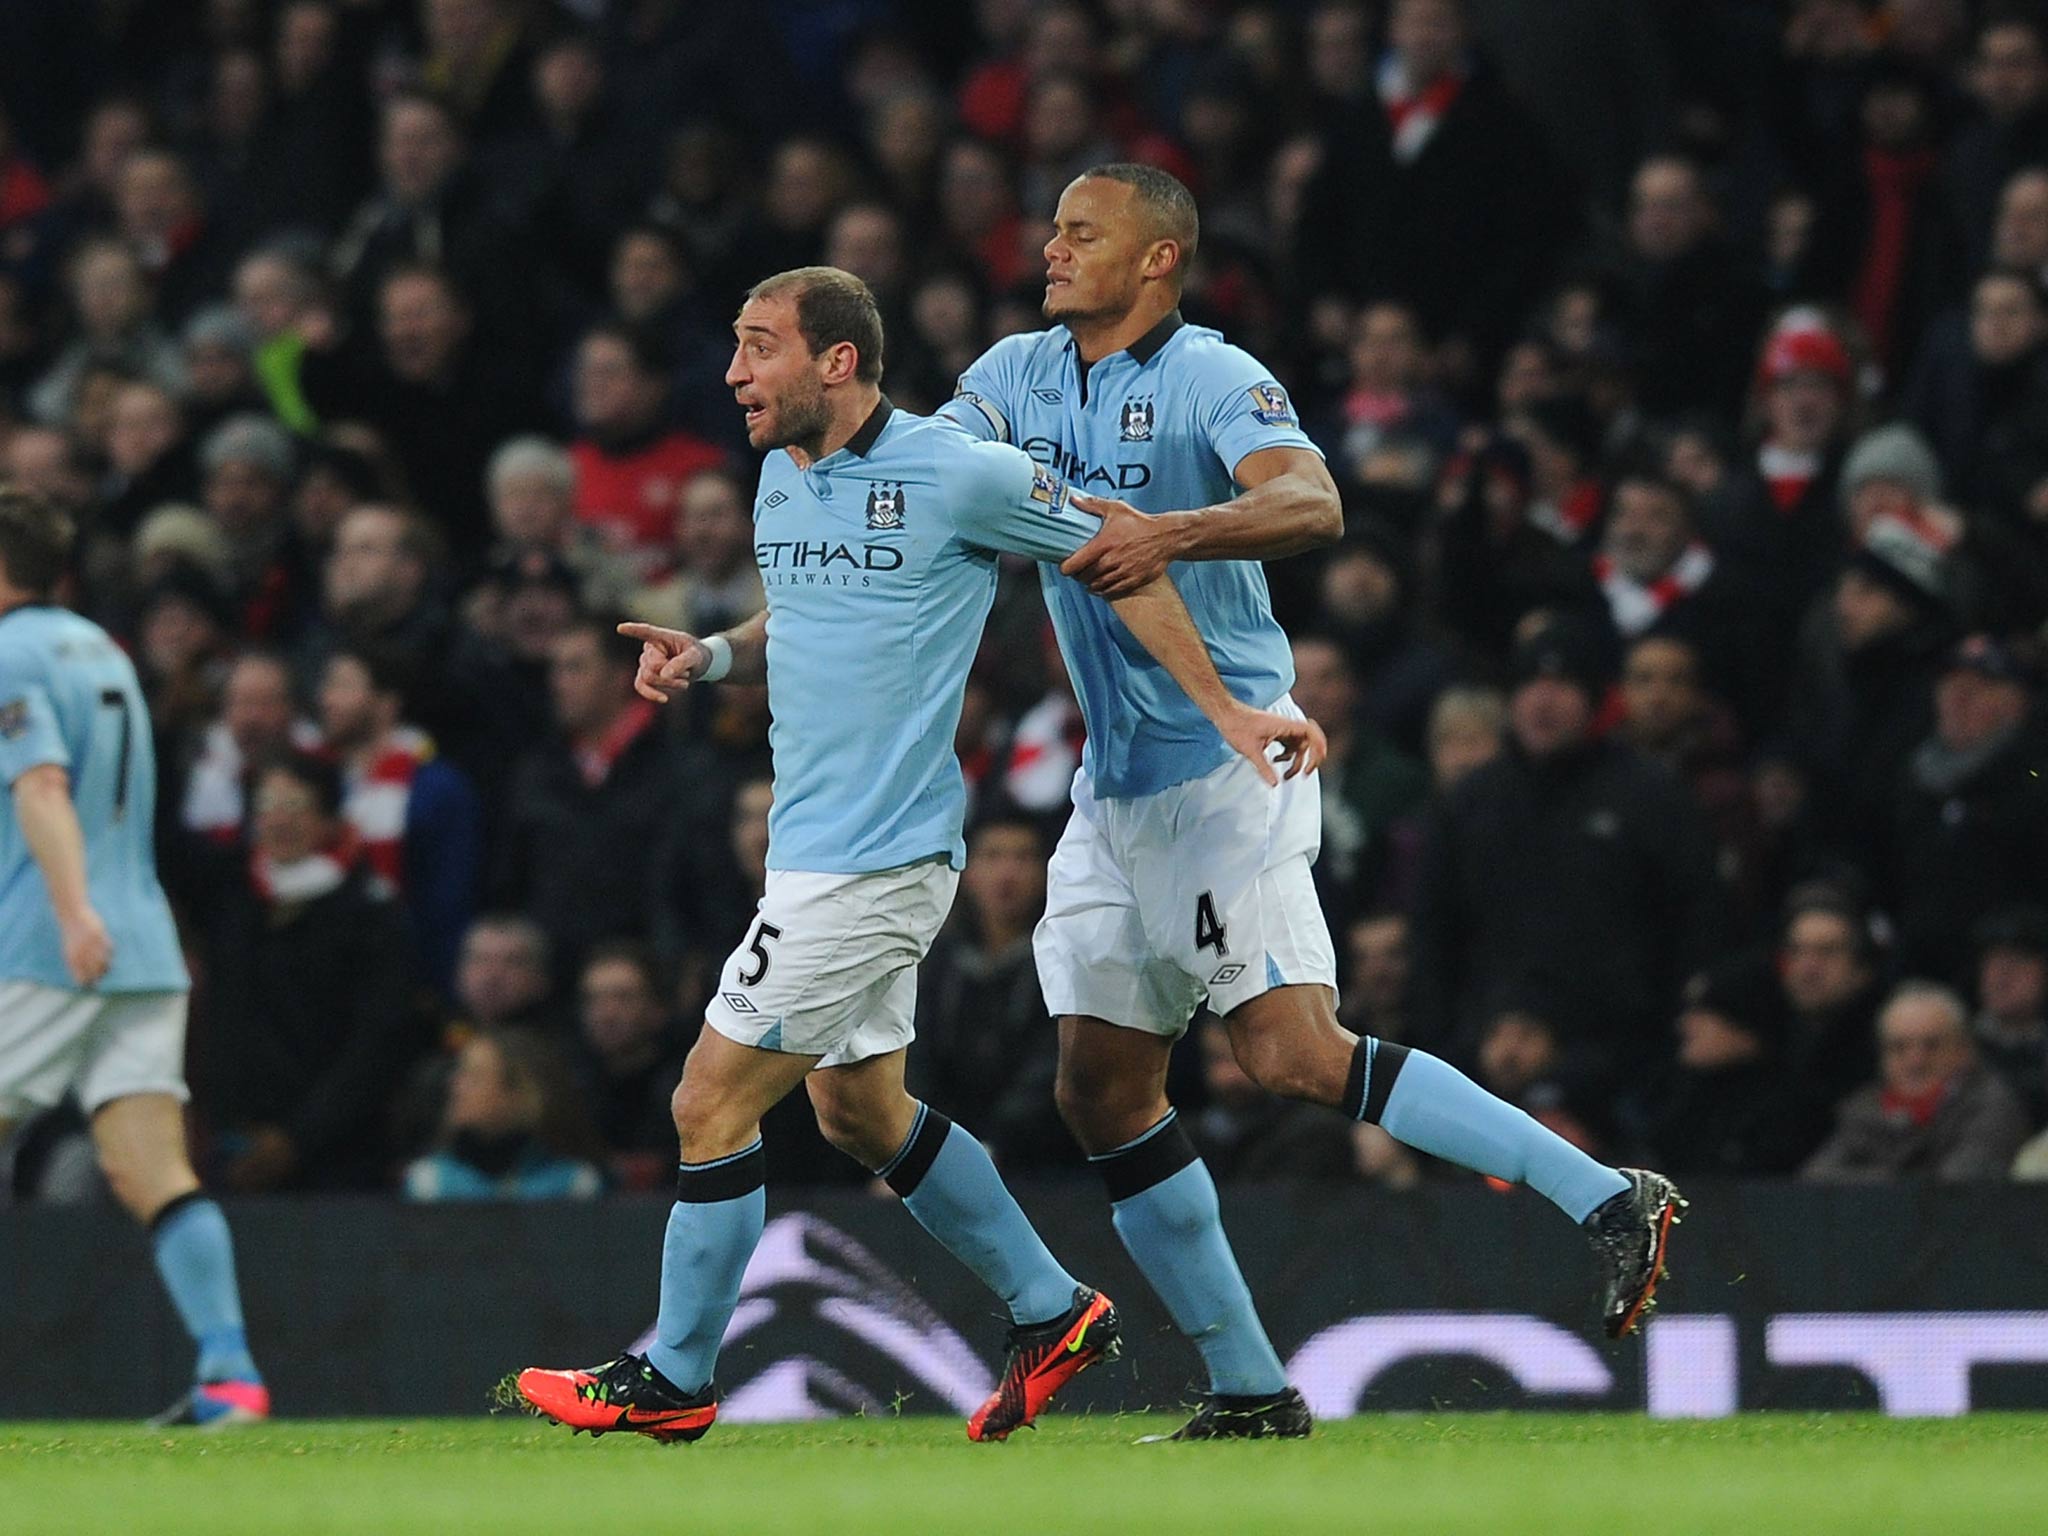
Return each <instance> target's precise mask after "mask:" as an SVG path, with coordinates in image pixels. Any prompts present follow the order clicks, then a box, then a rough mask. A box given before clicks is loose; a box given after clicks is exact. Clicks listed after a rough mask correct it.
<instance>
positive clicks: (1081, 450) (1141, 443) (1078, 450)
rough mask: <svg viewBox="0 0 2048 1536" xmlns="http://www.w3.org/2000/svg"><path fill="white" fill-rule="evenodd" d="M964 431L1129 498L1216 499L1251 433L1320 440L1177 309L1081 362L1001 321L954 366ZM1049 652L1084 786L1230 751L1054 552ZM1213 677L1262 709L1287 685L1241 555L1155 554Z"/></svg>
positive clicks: (1272, 624)
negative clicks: (1060, 666)
mask: <svg viewBox="0 0 2048 1536" xmlns="http://www.w3.org/2000/svg"><path fill="white" fill-rule="evenodd" d="M941 415H943V416H944V417H945V418H946V419H948V420H951V421H954V422H956V423H958V424H959V425H960V426H962V427H964V428H966V429H967V431H969V432H970V433H972V434H974V435H975V436H976V437H979V438H983V439H989V440H993V441H996V442H1004V443H1015V444H1017V445H1018V446H1019V447H1021V448H1022V449H1023V450H1024V451H1025V452H1026V453H1028V454H1029V455H1030V456H1031V457H1032V459H1033V460H1034V461H1035V462H1037V463H1038V464H1040V465H1042V466H1044V467H1045V468H1047V469H1050V470H1051V471H1052V472H1053V473H1054V474H1056V475H1059V476H1060V477H1062V478H1063V479H1064V480H1066V482H1067V483H1068V484H1069V485H1070V486H1071V487H1072V488H1073V489H1075V490H1077V491H1083V492H1086V493H1087V494H1089V495H1092V496H1105V497H1112V498H1114V499H1116V500H1118V501H1126V502H1129V503H1130V504H1131V505H1132V506H1134V507H1136V508H1137V509H1138V510H1139V511H1140V512H1148V513H1160V512H1179V511H1186V510H1189V509H1192V508H1196V507H1207V506H1214V505H1216V504H1217V503H1219V502H1224V501H1228V500H1229V499H1231V498H1232V497H1233V496H1235V495H1236V494H1237V492H1238V486H1237V481H1236V478H1235V476H1236V471H1237V467H1238V465H1240V464H1241V463H1243V462H1244V460H1245V459H1246V458H1247V457H1248V456H1250V455H1251V454H1254V453H1257V452H1259V451H1260V450H1261V449H1264V448H1306V449H1307V450H1308V451H1309V452H1311V453H1318V454H1319V453H1320V450H1318V449H1317V448H1316V446H1315V444H1314V443H1312V442H1311V441H1310V440H1309V438H1308V436H1307V434H1306V433H1304V432H1303V431H1302V430H1301V423H1300V421H1299V420H1298V419H1297V417H1296V415H1295V412H1294V406H1293V404H1292V403H1291V402H1290V401H1289V400H1288V398H1287V393H1286V391H1285V390H1283V389H1282V388H1281V387H1280V385H1279V383H1278V382H1277V381H1276V380H1275V379H1274V378H1273V376H1272V374H1270V373H1268V372H1267V371H1266V369H1265V368H1264V367H1263V366H1262V365H1261V364H1260V363H1259V361H1258V359H1256V358H1254V357H1253V356H1252V355H1251V354H1250V353H1248V352H1245V351H1243V350H1242V349H1240V348H1238V347H1234V346H1232V345H1230V343H1229V342H1227V341H1225V340H1224V339H1223V337H1222V336H1221V335H1220V334H1219V333H1217V332H1215V331H1212V330H1209V329H1207V328H1206V327H1203V326H1194V325H1188V324H1186V323H1185V322H1184V321H1183V320H1182V319H1181V317H1180V313H1179V311H1177V310H1176V311H1175V312H1174V313H1172V314H1170V315H1168V316H1166V318H1165V319H1163V320H1162V321H1160V323H1159V324H1158V325H1156V326H1154V327H1153V328H1152V329H1151V330H1150V331H1148V332H1147V333H1146V334H1145V335H1144V336H1143V337H1141V338H1140V339H1139V340H1138V341H1136V342H1134V343H1133V344H1132V345H1131V346H1130V347H1129V348H1127V349H1126V350H1124V351H1121V352H1113V353H1111V354H1110V355H1109V356H1108V357H1105V358H1102V359H1101V360H1100V361H1098V362H1097V363H1095V364H1094V365H1093V366H1092V367H1083V366H1082V363H1081V359H1080V353H1079V351H1078V349H1077V348H1076V347H1075V344H1074V338H1073V336H1072V335H1071V334H1070V333H1069V332H1068V331H1067V329H1066V327H1064V326H1054V327H1053V328H1052V329H1051V330H1046V331H1033V332H1027V333H1024V334H1021V335H1016V336H1006V337H1004V338H1003V339H1002V340H1001V341H999V342H997V343H996V344H995V345H994V346H993V347H991V348H989V350H988V351H987V352H986V353H984V354H983V355H982V357H981V358H980V360H979V361H977V362H976V363H975V364H974V366H973V367H971V368H969V369H968V370H967V372H966V373H965V374H963V375H961V378H960V389H959V393H958V394H957V395H955V396H954V398H953V399H952V401H951V402H950V403H948V404H947V406H946V407H945V408H944V410H943V411H942V412H941ZM1039 573H1040V579H1041V580H1042V582H1043V584H1044V588H1045V604H1046V607H1047V609H1049V610H1050V611H1051V614H1052V621H1053V628H1054V629H1055V631H1056V632H1057V633H1058V636H1059V642H1060V651H1061V654H1063V655H1064V656H1065V657H1066V661H1067V671H1068V672H1069V674H1071V676H1072V677H1073V680H1074V692H1075V695H1076V697H1078V698H1079V700H1080V703H1081V714H1082V717H1083V718H1084V719H1085V720H1086V722H1087V725H1088V744H1087V747H1086V749H1085V751H1084V755H1083V759H1082V761H1083V765H1084V767H1085V768H1086V769H1087V772H1088V778H1089V782H1090V785H1091V786H1092V789H1093V792H1094V793H1095V795H1097V796H1098V797H1101V798H1105V799H1122V798H1131V797H1136V796H1140V795H1151V794H1157V793H1158V792H1159V791H1160V790H1163V789H1168V788H1170V787H1172V786H1173V785H1175V784H1181V783H1185V782H1187V781H1188V780H1190V779H1197V778H1200V777H1201V776H1202V775H1204V774H1206V773H1209V772H1211V771H1213V770H1214V769H1216V768H1217V767H1219V766H1221V765H1222V764H1223V763H1224V762H1225V761H1226V760H1227V759H1228V757H1229V756H1230V748H1229V747H1228V746H1226V745H1225V744H1224V741H1223V738H1222V736H1220V735H1219V734H1218V733H1217V731H1216V729H1215V727H1214V726H1213V725H1211V724H1210V723H1209V721H1208V719H1207V718H1206V717H1205V716H1204V715H1203V714H1202V712H1201V711H1200V710H1199V709H1197V708H1196V707H1195V705H1194V703H1193V702H1192V701H1191V700H1190V699H1189V698H1188V696H1187V695H1186V694H1185V693H1184V692H1182V691H1181V688H1180V686H1179V685H1178V684H1176V683H1175V682H1174V681H1173V679H1172V678H1171V677H1170V676H1169V675H1168V674H1167V672H1166V669H1165V668H1163V667H1161V666H1160V665H1159V663H1158V662H1157V661H1155V660H1154V659H1153V658H1152V655H1151V654H1150V653H1149V652H1148V651H1146V650H1145V648H1144V647H1143V646H1141V645H1139V644H1138V642H1137V640H1136V638H1135V637H1134V636H1133V635H1132V634H1131V632H1130V631H1129V630H1128V629H1127V628H1125V626H1124V624H1123V622H1122V621H1121V620H1119V619H1118V618H1117V616H1116V615H1115V614H1114V613H1113V612H1112V611H1111V610H1110V608H1109V606H1108V605H1107V604H1106V603H1104V602H1102V601H1101V600H1100V599H1098V598H1095V597H1092V596H1090V595H1089V593H1088V591H1087V589H1086V588H1085V587H1083V586H1082V585H1081V584H1080V583H1079V582H1076V581H1074V580H1073V579H1071V578H1070V577H1066V576H1062V575H1061V574H1060V572H1059V569H1058V567H1057V565H1043V566H1041V567H1040V568H1039ZM1168 574H1169V575H1170V576H1171V577H1172V580H1173V584H1174V586H1175V587H1177V588H1178V589H1179V590H1180V594H1181V598H1182V600H1183V601H1185V602H1186V604H1187V606H1188V611H1189V613H1191V614H1192V615H1193V616H1194V621H1195V627H1196V628H1197V629H1199V630H1200V631H1201V633H1202V638H1203V639H1204V640H1205V641H1206V642H1208V646H1209V654H1210V656H1211V657H1213V658H1214V660H1215V663H1216V670H1217V672H1218V673H1219V674H1220V675H1221V676H1222V678H1223V682H1224V684H1225V686H1227V687H1228V688H1229V689H1230V691H1231V693H1232V694H1234V695H1235V696H1236V697H1237V698H1239V699H1240V700H1242V701H1243V702H1245V703H1247V704H1250V705H1253V706H1254V707H1256V708H1260V709H1263V708H1265V707H1266V706H1267V705H1269V704H1271V703H1273V701H1274V700H1276V699H1278V698H1279V697H1280V696H1281V695H1282V694H1283V693H1285V692H1286V691H1287V690H1288V689H1289V688H1291V687H1292V686H1293V685H1294V658H1293V652H1292V650H1291V648H1290V647H1289V645H1288V641H1287V636H1286V634H1285V633H1284V632H1283V631H1282V630H1281V628H1280V625H1279V624H1278V622H1277V621H1275V619H1274V618H1273V606H1272V601H1271V598H1270V597H1269V596H1268V594H1267V591H1266V572H1265V568H1264V567H1263V566H1261V565H1260V564H1259V563H1258V562H1257V561H1255V560H1204V561H1178V562H1176V563H1174V564H1173V565H1172V566H1171V567H1169V568H1168Z"/></svg>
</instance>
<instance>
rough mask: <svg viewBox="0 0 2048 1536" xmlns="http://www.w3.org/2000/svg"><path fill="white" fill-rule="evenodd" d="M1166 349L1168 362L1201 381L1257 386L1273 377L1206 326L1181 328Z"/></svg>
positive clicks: (1240, 348)
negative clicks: (1170, 351)
mask: <svg viewBox="0 0 2048 1536" xmlns="http://www.w3.org/2000/svg"><path fill="white" fill-rule="evenodd" d="M1169 345H1171V346H1172V348H1173V351H1172V353H1171V354H1170V359H1171V361H1172V362H1173V364H1174V365H1175V367H1176V368H1178V369H1180V370H1184V371H1187V372H1189V373H1192V374H1194V375H1196V376H1197V377H1200V378H1205V379H1215V380H1220V381H1224V382H1229V383H1233V384H1234V383H1237V382H1239V381H1244V382H1247V383H1258V382H1260V381H1262V380H1266V379H1270V378H1272V377H1273V370H1272V369H1270V368H1268V367H1267V366H1266V365H1265V364H1264V363H1262V362H1260V361H1259V360H1258V359H1257V358H1256V357H1254V356H1252V354H1251V353H1249V352H1247V351H1246V350H1245V349H1244V348H1243V347H1240V346H1239V345H1238V344H1237V343H1236V342H1234V341H1232V340H1230V338H1229V337H1227V336H1225V335H1224V334H1223V333H1222V332H1221V331H1218V330H1212V329H1211V328H1210V327H1208V326H1206V325H1184V326H1182V327H1181V328H1180V331H1179V332H1178V333H1177V334H1176V335H1175V336H1174V337H1173V338H1172V340H1171V342H1170V343H1169Z"/></svg>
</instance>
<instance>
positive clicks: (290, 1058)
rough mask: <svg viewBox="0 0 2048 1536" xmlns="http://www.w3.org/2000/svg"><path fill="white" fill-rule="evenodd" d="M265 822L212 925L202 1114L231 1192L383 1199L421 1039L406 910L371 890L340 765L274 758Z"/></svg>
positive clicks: (197, 1067) (200, 1077) (198, 1031)
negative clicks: (397, 1110) (397, 1097)
mask: <svg viewBox="0 0 2048 1536" xmlns="http://www.w3.org/2000/svg"><path fill="white" fill-rule="evenodd" d="M255 811H256V817H255V824H256V831H255V845H254V848H253V849H252V851H251V853H250V855H249V857H248V863H247V866H246V868H245V869H244V870H243V871H242V872H241V873H240V875H239V877H238V878H233V879H232V881H231V885H230V886H229V893H228V895H227V897H226V900H225V901H224V902H223V903H222V905H221V907H220V909H219V910H218V911H216V912H214V913H213V914H212V915H211V916H210V918H209V920H208V922H207V923H206V925H205V929H206V931H205V953H206V969H205V975H206V980H207V985H206V987H205V989H204V991H203V992H202V994H201V998H202V1004H201V1014H200V1017H199V1018H198V1019H196V1020H195V1028H194V1029H193V1031H192V1040H193V1063H192V1088H193V1099H194V1103H195V1105H196V1106H197V1107H198V1109H199V1110H200V1112H201V1113H202V1114H203V1115H204V1116H205V1117H206V1119H207V1120H208V1121H210V1122H211V1123H212V1124H213V1125H214V1126H215V1127H216V1128H217V1131H218V1136H217V1138H216V1143H215V1144H216V1147H217V1149H218V1151H219V1154H220V1156H221V1167H220V1169H219V1176H220V1178H221V1181H222V1182H223V1183H224V1184H226V1186H227V1187H228V1188H229V1189H232V1190H236V1191H239V1192H244V1193H261V1192H267V1191H272V1190H282V1189H374V1188H377V1187H379V1186H380V1185H382V1184H383V1183H385V1182H386V1180H385V1168H384V1164H385V1162H386V1156H387V1148H386V1141H385V1136H384V1124H385V1115H386V1107H387V1105H388V1103H389V1101H390V1096H391V1085H392V1083H394V1082H395V1081H397V1079H398V1077H399V1075H400V1073H401V1072H402V1071H403V1070H404V1067H405V1065H406V1063H407V1061H408V1060H409V1059H410V1058H411V1057H412V1055H413V1054H415V1052H416V1051H417V1050H418V1049H419V1047H420V1046H421V1045H422V1044H424V1040H425V1037H424V1035H423V1034H422V1033H421V1031H420V1030H419V1028H418V1023H417V1020H416V1019H415V1018H414V1016H413V1015H412V1013H411V1012H410V1010H409V1007H408V1002H407V995H406V994H407V991H408V988H409V986H410V981H409V978H408V975H407V971H406V952H407V946H406V943H405V939H404V935H403V932H402V928H401V923H400V919H399V916H398V912H397V910H396V909H395V907H394V906H393V904H392V903H391V902H390V901H389V900H387V899H386V898H384V897H382V896H379V895H378V894H377V893H376V892H375V891H374V890H373V889H372V885H371V879H370V874H369V871H368V870H367V869H366V868H365V867H364V865H363V863H362V859H361V849H360V847H359V846H358V844H357V842H356V838H355V834H354V833H353V832H352V831H351V830H350V828H349V825H348V823H347V822H346V821H345V820H343V818H342V816H341V775H340V773H339V772H338V771H337V770H336V769H335V767H334V766H333V765H332V764H331V763H327V762H324V761H322V760H320V759H318V758H311V757H306V756H303V755H298V756H289V757H285V758H280V759H277V760H275V761H274V762H273V763H271V764H270V765H269V766H267V767H266V768H265V769H264V770H263V771H262V772H261V773H260V774H259V775H258V776H257V780H256V790H255Z"/></svg>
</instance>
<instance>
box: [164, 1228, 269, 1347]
mask: <svg viewBox="0 0 2048 1536" xmlns="http://www.w3.org/2000/svg"><path fill="white" fill-rule="evenodd" d="M150 1236H151V1239H152V1242H153V1244H154V1247H155V1249H156V1272H157V1273H158V1274H159V1275H161V1276H163V1281H164V1289H165V1290H167V1291H169V1292H170V1293H171V1304H172V1305H173V1306H175V1307H176V1308H177V1309H178V1316H179V1318H180V1319H181V1320H182V1321H183V1322H184V1324H185V1331H186V1332H187V1333H189V1334H191V1335H192V1342H193V1343H194V1344H196V1345H198V1346H199V1364H198V1368H197V1371H196V1375H197V1377H198V1379H199V1380H200V1381H201V1382H209V1381H261V1380H262V1379H263V1378H262V1377H260V1376H259V1375H257V1374H256V1362H255V1361H254V1360H253V1359H251V1358H250V1356H249V1337H248V1334H247V1333H246V1332H245V1331H244V1329H243V1326H242V1294H241V1291H240V1289H239V1288H238V1287H237V1285H236V1284H235V1244H234V1239H233V1238H232V1237H231V1236H230V1235H229V1233H228V1219H227V1217H225V1216H223V1215H222V1214H221V1209H220V1207H219V1206H218V1205H216V1204H214V1202H213V1201H212V1200H210V1199H208V1198H207V1197H206V1196H205V1195H203V1194H199V1193H197V1192H196V1191H195V1192H194V1193H192V1194H189V1195H185V1196H182V1197H180V1198H179V1199H176V1200H173V1201H172V1202H171V1203H170V1204H169V1205H167V1206H165V1207H164V1208H163V1209H162V1210H161V1211H159V1212H157V1215H156V1219H155V1220H154V1221H152V1222H151V1223H150Z"/></svg>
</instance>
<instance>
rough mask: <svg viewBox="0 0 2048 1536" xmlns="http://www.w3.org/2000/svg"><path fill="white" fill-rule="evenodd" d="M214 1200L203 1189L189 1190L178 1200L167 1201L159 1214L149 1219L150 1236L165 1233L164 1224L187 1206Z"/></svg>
mask: <svg viewBox="0 0 2048 1536" xmlns="http://www.w3.org/2000/svg"><path fill="white" fill-rule="evenodd" d="M212 1198H213V1197H212V1196H210V1195H209V1194H207V1192H206V1191H205V1190H203V1189H188V1190H187V1191H185V1193H184V1194H182V1195H180V1196H178V1198H177V1199H175V1200H167V1201H165V1202H164V1204H163V1205H162V1207H161V1208H159V1209H158V1211H157V1213H156V1214H155V1215H154V1216H152V1217H150V1218H149V1231H150V1235H151V1236H155V1235H156V1234H157V1233H159V1232H161V1231H163V1229H164V1223H165V1222H167V1221H169V1220H170V1219H171V1218H172V1217H173V1216H175V1215H177V1214H178V1212H180V1211H182V1210H184V1209H185V1207H186V1206H188V1205H197V1204H198V1203H199V1202H200V1201H202V1200H210V1199H212Z"/></svg>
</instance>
